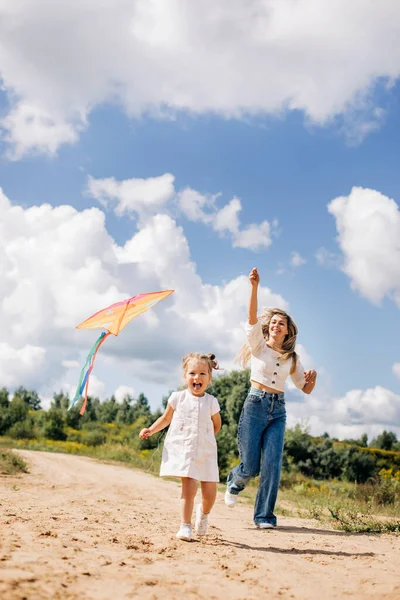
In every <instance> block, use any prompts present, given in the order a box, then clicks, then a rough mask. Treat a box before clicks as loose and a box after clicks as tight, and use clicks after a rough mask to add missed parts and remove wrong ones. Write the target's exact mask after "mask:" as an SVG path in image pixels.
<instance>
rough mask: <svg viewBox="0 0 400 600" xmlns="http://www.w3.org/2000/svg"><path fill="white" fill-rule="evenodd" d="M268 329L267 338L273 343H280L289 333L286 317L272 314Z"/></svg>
mask: <svg viewBox="0 0 400 600" xmlns="http://www.w3.org/2000/svg"><path fill="white" fill-rule="evenodd" d="M268 329H269V339H270V340H271V341H274V342H275V343H278V344H282V343H283V341H284V339H285V337H286V336H287V334H288V333H289V331H288V326H287V319H286V317H284V316H283V315H279V314H275V315H273V316H272V319H271V321H270V324H269V328H268Z"/></svg>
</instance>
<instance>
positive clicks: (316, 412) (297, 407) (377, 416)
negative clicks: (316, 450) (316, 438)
mask: <svg viewBox="0 0 400 600" xmlns="http://www.w3.org/2000/svg"><path fill="white" fill-rule="evenodd" d="M321 383H322V389H321ZM326 383H327V381H326V377H325V376H323V377H322V381H321V379H320V377H318V380H317V387H316V388H315V390H314V392H313V393H312V394H311V395H310V396H306V397H305V398H304V401H303V402H289V403H288V425H289V426H290V427H292V426H293V425H295V424H296V423H298V422H302V423H306V424H308V425H309V428H310V433H312V434H314V435H321V434H322V433H323V432H324V431H327V432H328V433H329V434H330V435H331V436H333V437H338V438H339V439H343V438H358V437H360V436H361V435H362V434H363V433H367V434H368V437H369V439H372V438H373V437H375V436H376V435H378V434H379V433H381V432H382V430H383V429H389V430H390V431H393V432H395V433H397V434H400V425H399V423H400V396H399V395H398V394H395V393H394V392H392V391H391V390H388V389H386V388H383V387H380V386H377V387H375V388H369V389H366V390H351V391H349V392H347V393H346V394H345V395H344V396H342V397H339V398H337V397H332V395H331V394H330V391H329V385H328V386H326Z"/></svg>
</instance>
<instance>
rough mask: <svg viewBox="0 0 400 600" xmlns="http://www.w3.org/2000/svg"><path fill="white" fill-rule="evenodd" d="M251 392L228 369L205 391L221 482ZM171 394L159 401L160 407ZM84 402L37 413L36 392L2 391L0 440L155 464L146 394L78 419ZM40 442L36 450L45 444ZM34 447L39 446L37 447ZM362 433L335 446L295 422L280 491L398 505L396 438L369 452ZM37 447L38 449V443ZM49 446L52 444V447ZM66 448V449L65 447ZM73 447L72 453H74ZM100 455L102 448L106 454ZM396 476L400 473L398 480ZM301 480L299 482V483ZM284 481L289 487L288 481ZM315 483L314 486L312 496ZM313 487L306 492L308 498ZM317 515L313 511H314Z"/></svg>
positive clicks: (386, 437) (63, 401)
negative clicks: (216, 424) (214, 404)
mask: <svg viewBox="0 0 400 600" xmlns="http://www.w3.org/2000/svg"><path fill="white" fill-rule="evenodd" d="M249 388H250V380H249V371H248V370H244V371H233V372H231V373H229V374H227V375H222V376H219V377H215V378H214V380H213V381H212V384H211V385H210V388H209V392H210V393H211V394H213V395H214V396H216V397H217V398H218V401H219V403H220V407H221V418H222V428H221V431H220V432H219V434H218V435H217V445H218V463H219V470H220V477H221V480H222V481H223V480H224V479H225V478H226V476H227V474H228V472H229V470H230V469H231V468H232V466H234V465H235V464H237V462H238V446H237V429H238V422H239V418H240V414H241V411H242V407H243V403H244V400H245V398H246V395H247V393H248V390H249ZM170 394H171V392H168V394H166V396H164V398H163V401H162V404H163V408H165V405H166V402H167V400H168V398H169V396H170ZM81 405H82V400H81V401H80V402H78V403H77V405H76V406H75V407H74V408H72V409H71V410H68V407H69V398H68V397H67V396H66V395H65V394H64V393H63V392H62V391H61V392H59V393H57V394H54V396H53V400H52V403H51V407H50V409H49V410H47V411H45V410H41V409H40V399H39V397H38V395H37V393H36V392H34V391H32V390H31V391H29V390H26V389H25V388H22V387H20V388H18V389H17V390H16V391H15V393H14V395H13V398H12V400H11V401H10V399H9V393H8V391H7V389H5V388H2V389H0V436H2V435H8V436H9V437H10V438H12V439H13V440H21V439H25V440H30V442H29V443H30V444H31V445H32V446H33V445H34V441H33V440H35V439H38V436H39V437H41V438H43V440H48V441H49V442H50V441H52V442H54V443H56V442H57V443H60V444H61V443H65V444H66V445H65V448H70V449H72V450H73V451H79V452H83V451H84V449H86V450H85V451H88V449H90V452H94V450H95V449H97V450H96V451H98V452H100V451H102V450H101V448H103V447H107V448H108V447H109V446H110V445H112V446H113V447H114V446H118V448H119V450H118V453H122V450H121V448H122V447H126V448H127V455H129V456H130V457H131V458H132V456H133V454H135V453H137V455H139V454H142V453H148V454H149V456H152V457H157V459H155V458H153V459H152V461H151V464H152V465H153V464H154V463H155V462H157V461H158V462H159V458H160V456H161V449H162V444H163V441H164V437H165V434H166V430H164V431H163V432H160V433H159V434H157V435H155V436H152V437H150V438H148V439H147V440H140V439H139V437H138V434H139V431H140V429H142V428H143V427H147V426H149V425H150V424H151V423H152V422H153V421H155V420H156V419H157V418H158V417H159V416H160V415H161V413H162V411H161V410H160V409H157V410H156V411H155V412H152V411H151V409H150V406H149V402H148V400H147V398H146V396H145V395H144V394H139V395H138V397H137V398H133V397H132V396H130V395H126V397H125V398H124V399H123V401H122V402H121V403H119V402H117V401H116V399H115V397H114V396H111V398H109V399H107V400H105V401H104V402H100V400H99V399H98V398H94V397H90V396H89V398H88V402H87V407H86V412H85V414H84V415H83V416H81V415H80V414H79V410H80V407H81ZM43 440H42V439H40V440H39V439H38V442H37V446H40V445H41V444H43V443H44V442H43ZM35 444H36V442H35ZM367 444H368V438H367V435H366V434H364V435H362V436H361V437H360V439H355V440H346V441H344V442H339V441H338V440H335V439H333V438H331V437H330V436H329V434H328V433H325V434H324V435H323V436H321V437H313V436H311V435H310V434H309V433H308V431H307V429H306V428H305V427H302V426H300V425H297V426H296V427H294V428H293V429H288V430H287V431H286V438H285V447H284V456H283V476H282V486H283V487H285V485H286V483H287V482H289V483H287V485H288V487H289V488H291V489H292V488H293V489H296V490H297V492H296V493H297V495H298V494H300V495H301V493H303V491H304V490H303V488H304V486H306V484H305V483H304V479H305V478H311V479H312V480H313V481H328V482H329V481H331V480H334V479H337V480H340V481H343V482H346V481H349V482H352V483H354V482H356V483H357V484H364V488H365V489H364V488H363V493H364V492H365V494H367V493H368V494H369V497H370V499H371V501H373V502H374V503H375V505H379V506H393V507H396V506H397V502H398V494H399V492H398V486H400V483H398V482H397V479H395V478H396V477H397V475H396V474H397V473H400V452H399V451H396V449H397V446H398V444H399V442H398V441H397V438H396V435H395V434H393V433H391V432H388V431H384V432H382V434H381V435H379V436H377V438H376V439H375V440H373V441H372V442H371V444H370V446H369V447H368V445H367ZM35 447H36V446H35ZM49 447H51V448H54V447H55V445H54V444H50V446H49ZM63 447H64V446H63ZM72 450H71V451H72ZM104 451H105V450H104ZM383 471H385V472H389V471H390V473H392V475H391V478H389V480H385V479H384V478H383V477H381V476H380V473H381V472H383ZM399 477H400V476H399ZM301 478H303V479H301ZM285 482H286V483H285ZM315 487H318V486H315V485H314V484H313V486H312V488H313V490H314V491H315V489H314V488H315ZM351 489H352V490H353V491H352V493H353V499H355V500H357V501H358V496H357V495H358V494H360V493H361V492H360V490H361V487H360V486H359V485H358V486H356V487H353V488H351ZM309 491H310V489H309V488H308V487H307V494H308V493H309ZM315 511H316V512H318V509H315Z"/></svg>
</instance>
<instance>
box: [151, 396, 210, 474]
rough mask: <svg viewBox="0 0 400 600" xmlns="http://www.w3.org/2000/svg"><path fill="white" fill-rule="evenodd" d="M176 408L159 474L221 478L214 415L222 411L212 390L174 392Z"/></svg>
mask: <svg viewBox="0 0 400 600" xmlns="http://www.w3.org/2000/svg"><path fill="white" fill-rule="evenodd" d="M168 404H170V405H171V406H172V408H173V409H174V414H173V417H172V421H171V424H170V426H169V429H168V433H167V436H166V438H165V442H164V449H163V455H162V462H161V469H160V475H162V476H164V477H168V476H169V477H192V478H193V479H197V480H198V481H219V473H218V462H217V442H216V440H215V434H214V424H213V422H212V419H211V417H212V416H213V415H215V414H216V413H218V412H219V404H218V400H217V399H216V398H214V396H211V394H204V396H200V397H198V396H193V394H191V393H190V392H189V390H182V391H180V392H173V394H171V396H170V398H169V400H168Z"/></svg>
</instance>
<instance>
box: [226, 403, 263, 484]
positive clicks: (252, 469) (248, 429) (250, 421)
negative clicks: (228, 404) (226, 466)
mask: <svg viewBox="0 0 400 600" xmlns="http://www.w3.org/2000/svg"><path fill="white" fill-rule="evenodd" d="M266 413H267V411H266V410H265V405H264V403H263V402H261V400H260V399H258V401H256V400H255V399H254V400H253V401H251V400H249V399H247V400H246V402H245V404H244V406H243V410H242V414H241V415H240V419H239V426H238V439H239V454H240V461H241V462H240V464H239V465H238V466H237V467H235V468H234V469H232V471H231V472H230V473H229V475H228V490H229V492H230V493H231V494H238V493H239V492H241V491H242V490H244V488H245V487H246V485H247V484H248V483H249V481H250V479H252V478H253V477H256V476H257V475H258V474H259V472H260V460H261V450H262V440H263V434H264V431H265V428H266V425H267V414H266Z"/></svg>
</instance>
